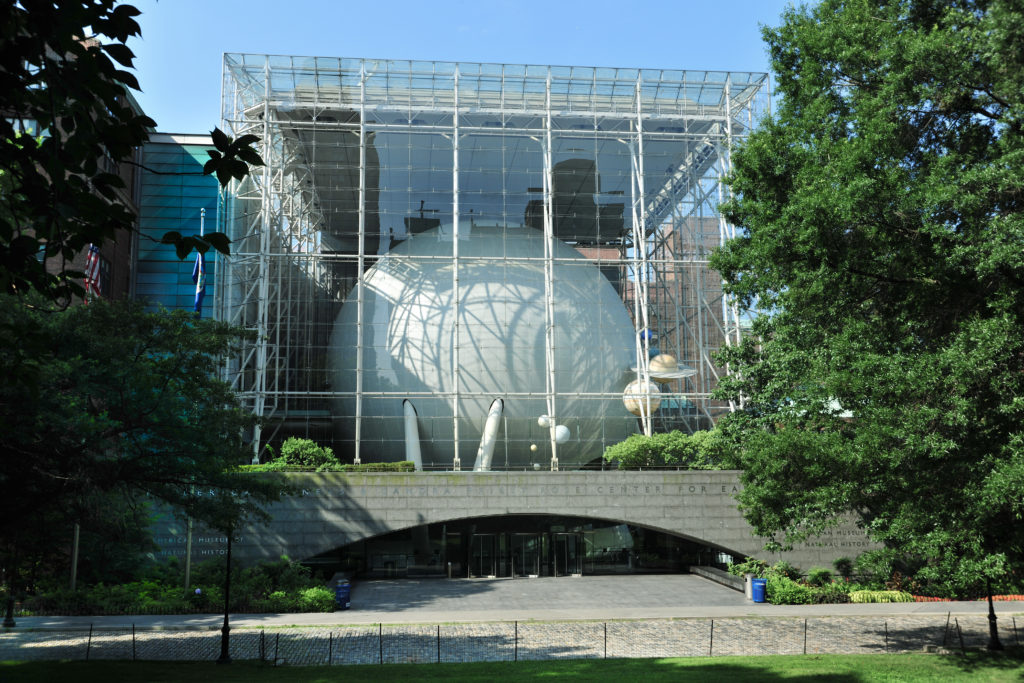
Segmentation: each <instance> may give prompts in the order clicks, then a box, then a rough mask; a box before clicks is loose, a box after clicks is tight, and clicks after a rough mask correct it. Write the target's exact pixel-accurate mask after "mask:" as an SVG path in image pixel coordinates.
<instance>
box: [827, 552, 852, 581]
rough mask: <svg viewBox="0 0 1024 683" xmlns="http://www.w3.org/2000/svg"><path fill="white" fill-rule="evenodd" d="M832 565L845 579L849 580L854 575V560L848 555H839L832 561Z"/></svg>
mask: <svg viewBox="0 0 1024 683" xmlns="http://www.w3.org/2000/svg"><path fill="white" fill-rule="evenodd" d="M832 566H833V567H834V568H835V570H836V572H838V573H839V576H841V577H843V578H844V579H847V580H849V578H850V577H851V576H853V560H851V559H850V558H848V557H837V558H836V559H835V560H833V561H832Z"/></svg>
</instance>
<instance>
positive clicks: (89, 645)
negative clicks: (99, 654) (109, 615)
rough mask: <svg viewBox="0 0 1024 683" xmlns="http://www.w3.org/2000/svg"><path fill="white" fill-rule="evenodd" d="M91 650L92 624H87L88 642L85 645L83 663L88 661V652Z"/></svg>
mask: <svg viewBox="0 0 1024 683" xmlns="http://www.w3.org/2000/svg"><path fill="white" fill-rule="evenodd" d="M91 649H92V624H89V640H87V641H86V643H85V661H87V662H88V661H89V650H91Z"/></svg>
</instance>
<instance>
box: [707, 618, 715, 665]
mask: <svg viewBox="0 0 1024 683" xmlns="http://www.w3.org/2000/svg"><path fill="white" fill-rule="evenodd" d="M714 651H715V620H714V619H712V620H711V637H710V638H709V639H708V657H710V656H711V653H712V652H714Z"/></svg>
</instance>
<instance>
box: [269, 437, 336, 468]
mask: <svg viewBox="0 0 1024 683" xmlns="http://www.w3.org/2000/svg"><path fill="white" fill-rule="evenodd" d="M277 459H278V460H283V461H284V462H285V463H287V464H288V465H289V466H292V467H302V468H306V469H312V470H318V471H319V470H320V468H321V467H324V468H331V467H341V463H340V462H339V461H338V458H337V457H336V456H335V455H334V451H333V450H332V449H331V448H330V447H325V446H320V445H319V444H317V443H316V442H315V441H312V440H311V439H300V438H298V437H295V436H291V437H288V438H287V439H285V442H284V443H283V444H281V456H280V457H279V458H277Z"/></svg>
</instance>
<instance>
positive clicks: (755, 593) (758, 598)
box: [750, 579, 768, 602]
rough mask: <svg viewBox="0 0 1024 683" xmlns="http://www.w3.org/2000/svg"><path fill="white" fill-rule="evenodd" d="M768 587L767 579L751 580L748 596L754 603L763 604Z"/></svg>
mask: <svg viewBox="0 0 1024 683" xmlns="http://www.w3.org/2000/svg"><path fill="white" fill-rule="evenodd" d="M767 587H768V579H751V580H750V596H751V597H752V598H753V600H754V602H764V594H765V590H766V589H767Z"/></svg>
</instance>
